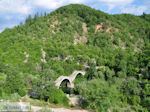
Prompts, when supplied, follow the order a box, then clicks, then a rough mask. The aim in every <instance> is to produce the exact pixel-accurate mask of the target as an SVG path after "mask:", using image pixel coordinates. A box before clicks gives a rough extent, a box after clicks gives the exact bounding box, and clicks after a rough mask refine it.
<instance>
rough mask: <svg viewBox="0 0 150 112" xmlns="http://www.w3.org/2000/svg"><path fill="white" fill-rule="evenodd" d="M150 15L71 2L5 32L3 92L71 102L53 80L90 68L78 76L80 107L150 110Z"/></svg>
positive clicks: (99, 111)
mask: <svg viewBox="0 0 150 112" xmlns="http://www.w3.org/2000/svg"><path fill="white" fill-rule="evenodd" d="M149 18H150V15H149V14H143V15H141V16H134V15H130V14H120V15H109V14H106V13H103V12H101V11H97V10H95V9H92V8H90V7H87V6H84V5H78V4H71V5H68V6H64V7H61V8H59V9H57V10H56V11H54V12H52V13H50V14H44V15H43V16H38V15H35V16H34V17H31V16H29V17H28V18H27V19H26V21H25V23H24V24H21V25H19V26H16V27H14V28H13V29H6V30H5V31H3V32H2V33H0V98H1V99H8V98H10V96H11V95H15V96H16V97H17V98H18V97H20V96H24V95H26V94H28V95H30V97H32V98H36V99H39V100H45V101H49V102H50V103H54V104H59V105H64V106H68V99H67V97H66V95H65V93H63V91H62V90H59V89H57V88H56V87H55V85H54V81H55V80H56V79H57V78H58V77H59V76H61V75H70V74H71V73H72V72H73V71H74V70H82V69H84V70H86V76H85V77H84V78H83V77H82V78H81V79H78V80H77V81H76V82H75V87H76V88H75V90H74V91H76V94H79V95H81V96H82V100H83V102H82V103H81V107H83V108H88V109H91V110H93V111H96V112H106V111H115V112H126V111H135V112H143V111H144V112H148V111H150V108H149V105H150V97H149V95H150V81H149V80H150V19H149Z"/></svg>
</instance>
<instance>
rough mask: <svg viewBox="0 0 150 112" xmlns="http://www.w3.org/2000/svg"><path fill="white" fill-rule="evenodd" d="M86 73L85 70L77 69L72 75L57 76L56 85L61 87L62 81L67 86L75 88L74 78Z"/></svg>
mask: <svg viewBox="0 0 150 112" xmlns="http://www.w3.org/2000/svg"><path fill="white" fill-rule="evenodd" d="M79 75H82V76H84V75H85V71H77V70H75V71H74V72H73V73H72V74H71V75H70V76H60V77H58V78H57V80H56V81H55V86H56V87H57V88H58V89H59V88H60V86H61V85H62V83H64V82H65V83H66V84H65V86H66V87H68V88H74V83H73V82H74V80H75V79H76V77H77V76H79Z"/></svg>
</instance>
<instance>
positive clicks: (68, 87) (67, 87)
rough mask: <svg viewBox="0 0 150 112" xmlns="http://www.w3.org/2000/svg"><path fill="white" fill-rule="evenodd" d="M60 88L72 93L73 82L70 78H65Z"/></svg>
mask: <svg viewBox="0 0 150 112" xmlns="http://www.w3.org/2000/svg"><path fill="white" fill-rule="evenodd" d="M59 88H60V89H61V90H62V91H63V92H64V93H66V94H71V82H70V81H69V80H68V79H64V80H63V81H62V82H61V84H60V86H59Z"/></svg>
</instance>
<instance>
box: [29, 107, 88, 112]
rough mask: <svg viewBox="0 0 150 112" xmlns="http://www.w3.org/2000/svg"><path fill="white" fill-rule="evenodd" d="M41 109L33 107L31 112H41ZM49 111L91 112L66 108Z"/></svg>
mask: <svg viewBox="0 0 150 112" xmlns="http://www.w3.org/2000/svg"><path fill="white" fill-rule="evenodd" d="M41 109H42V107H38V106H31V110H32V111H33V112H40V110H41ZM48 109H50V110H51V111H52V112H89V111H87V110H75V109H66V108H48Z"/></svg>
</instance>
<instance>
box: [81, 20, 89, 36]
mask: <svg viewBox="0 0 150 112" xmlns="http://www.w3.org/2000/svg"><path fill="white" fill-rule="evenodd" d="M82 30H83V35H85V34H87V32H88V28H87V25H86V23H83V24H82Z"/></svg>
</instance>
